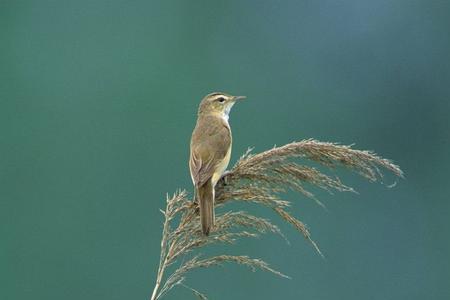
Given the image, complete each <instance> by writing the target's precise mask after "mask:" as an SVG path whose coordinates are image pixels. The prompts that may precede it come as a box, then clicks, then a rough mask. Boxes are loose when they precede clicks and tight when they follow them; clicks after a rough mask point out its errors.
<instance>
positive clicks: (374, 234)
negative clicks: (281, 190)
mask: <svg viewBox="0 0 450 300" xmlns="http://www.w3.org/2000/svg"><path fill="white" fill-rule="evenodd" d="M216 90H220V91H227V92H229V93H232V94H242V95H246V96H248V100H247V101H245V102H242V103H240V104H239V105H237V106H236V107H235V108H234V110H233V112H232V115H231V124H232V127H233V131H234V149H233V157H232V162H234V161H235V160H236V159H237V158H238V157H239V155H240V154H241V153H242V152H244V151H245V150H246V149H247V147H248V146H254V147H255V151H262V150H265V149H267V148H270V147H272V146H273V145H274V144H277V145H281V144H284V143H287V142H290V141H293V140H300V139H303V138H311V137H314V138H317V139H320V140H325V141H336V142H342V143H345V144H350V143H355V147H356V148H359V149H373V150H376V151H377V153H379V154H380V155H382V156H385V157H388V158H391V159H394V160H395V162H396V163H398V164H399V165H400V166H401V167H402V168H403V170H404V171H405V173H406V179H405V180H399V181H398V183H397V186H396V187H395V188H392V189H389V188H387V187H386V185H379V184H370V183H368V182H366V181H364V180H362V179H360V178H357V177H356V176H350V175H347V173H343V174H344V177H343V178H344V179H345V180H346V182H347V183H348V184H351V185H353V186H354V187H355V188H356V189H357V190H358V191H359V193H360V194H359V195H355V194H348V193H345V194H336V195H329V194H327V193H324V192H320V191H317V195H318V197H319V198H320V199H321V200H322V201H323V202H324V203H325V204H326V205H327V207H328V210H329V212H327V211H325V210H323V209H321V208H320V207H318V206H316V205H315V204H314V203H313V201H310V200H308V199H304V198H302V197H299V196H298V195H294V194H290V195H287V197H288V198H289V199H290V200H293V201H294V202H295V207H294V208H293V211H295V214H296V215H297V216H299V217H300V218H301V219H302V220H303V221H305V222H306V223H307V224H308V225H309V227H310V228H311V231H312V234H313V237H314V239H315V240H316V241H317V242H318V243H319V245H320V247H321V249H322V250H323V252H324V254H325V256H326V259H325V260H323V259H321V258H320V256H318V255H317V254H316V253H315V252H314V250H313V248H312V247H311V246H310V245H308V243H306V242H305V241H304V239H303V238H302V237H301V236H299V235H298V234H297V233H296V232H295V231H294V230H293V229H292V228H290V227H289V226H286V225H284V224H282V223H280V222H278V223H280V226H281V227H282V229H283V230H284V231H285V233H286V235H287V236H288V237H289V239H290V242H291V245H286V243H285V242H284V241H283V239H281V238H279V237H276V236H267V237H263V238H261V239H259V240H251V241H241V242H239V243H238V244H237V245H236V246H233V247H219V248H215V250H217V252H218V253H219V252H220V253H222V252H223V253H230V254H231V253H233V254H247V255H251V256H254V257H260V258H263V259H265V260H267V261H268V262H270V264H271V265H272V266H273V267H275V268H277V269H279V270H282V271H283V272H284V273H286V274H288V275H290V276H291V277H292V280H285V279H281V278H278V277H275V276H273V275H271V274H269V273H265V272H256V273H252V272H251V271H249V270H247V269H245V268H244V267H239V266H233V265H226V266H225V267H223V268H219V269H209V270H199V271H196V272H194V273H193V274H192V276H190V277H189V278H188V281H187V284H189V285H191V286H193V287H195V288H198V289H199V290H202V291H204V292H206V293H207V294H208V295H209V296H210V297H211V299H450V288H449V280H450V259H449V253H450V240H449V229H450V218H449V212H450V205H449V201H448V198H449V197H448V195H449V194H450V188H449V176H448V174H449V171H450V160H449V152H450V139H449V138H450V133H449V130H450V122H449V116H450V115H449V109H450V105H449V94H450V2H448V1H438V0H436V1H426V0H398V1H391V0H380V1H369V0H342V1H336V0H325V1H270V0H266V1H149V0H147V1H20V0H19V1H7V0H1V1H0V243H1V244H0V299H2V300H16V299H38V300H40V299H46V300H47V299H66V300H71V299H96V300H100V299H108V300H113V299H148V298H149V295H150V293H151V290H152V288H153V285H154V280H155V274H156V270H157V265H158V260H159V250H160V249H159V247H160V245H159V241H160V235H161V228H162V227H161V226H162V220H163V219H162V215H161V213H160V212H159V209H160V208H163V207H164V204H165V195H166V193H173V192H174V191H175V190H177V189H178V188H187V189H188V190H191V182H190V177H189V172H188V168H187V160H188V143H189V139H190V133H191V131H192V128H193V126H194V123H195V118H196V110H197V105H198V103H199V101H200V99H201V98H202V97H203V96H204V95H205V94H207V93H209V92H212V91H216ZM395 180H396V179H395V178H393V177H392V176H387V177H386V183H387V184H390V183H392V182H394V181H395ZM247 208H248V209H249V210H250V211H253V212H255V211H257V212H259V213H261V214H262V215H263V216H265V217H270V218H272V217H275V216H274V215H273V214H272V213H271V212H270V211H266V210H259V209H256V208H255V207H254V206H249V207H247ZM190 297H191V294H190V292H189V291H187V290H185V289H183V288H177V289H176V290H174V291H173V292H172V293H170V294H168V296H167V297H166V298H165V299H190Z"/></svg>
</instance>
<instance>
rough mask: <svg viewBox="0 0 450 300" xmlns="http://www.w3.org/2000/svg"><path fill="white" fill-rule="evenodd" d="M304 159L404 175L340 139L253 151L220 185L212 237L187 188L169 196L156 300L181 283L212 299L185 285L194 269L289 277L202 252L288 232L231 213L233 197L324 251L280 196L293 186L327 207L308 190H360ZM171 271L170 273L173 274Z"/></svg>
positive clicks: (240, 258)
mask: <svg viewBox="0 0 450 300" xmlns="http://www.w3.org/2000/svg"><path fill="white" fill-rule="evenodd" d="M301 159H303V160H309V161H311V162H313V163H316V164H318V165H319V166H321V169H324V168H323V167H326V168H328V169H330V170H331V171H332V170H335V169H336V168H338V167H344V168H346V169H348V170H350V171H352V172H355V173H357V174H359V175H361V176H363V177H364V178H366V179H368V180H369V181H372V182H375V181H377V180H379V179H381V178H382V173H381V169H385V170H388V171H390V172H392V173H394V174H395V175H396V176H398V177H403V173H402V171H401V170H400V168H399V167H398V166H396V165H395V164H393V163H392V162H391V161H390V160H387V159H384V158H381V157H379V156H377V155H376V154H375V153H373V152H371V151H361V150H355V149H352V148H351V146H343V145H339V144H335V143H324V142H319V141H316V140H312V139H309V140H303V141H300V142H293V143H290V144H287V145H284V146H281V147H275V148H273V149H271V150H268V151H264V152H262V153H258V154H251V150H250V149H249V150H248V151H247V152H246V153H245V154H244V155H243V156H241V158H240V159H239V160H238V161H237V163H236V164H235V165H234V167H233V168H232V169H231V171H229V172H227V174H226V175H225V176H224V177H223V178H222V180H221V181H220V183H219V184H218V185H217V186H216V208H217V215H216V222H215V226H214V230H213V231H212V232H211V233H210V235H209V236H205V235H203V234H202V231H201V226H200V219H199V213H198V205H197V203H195V202H193V201H192V200H191V199H189V197H188V194H187V192H186V191H185V190H183V191H178V192H176V193H175V194H174V195H173V196H171V197H169V196H168V197H167V205H166V208H165V210H161V212H162V213H163V215H164V225H163V232H162V240H161V256H160V262H159V268H158V273H157V278H156V284H155V287H154V290H153V294H152V296H151V300H157V299H160V298H161V297H163V296H164V295H165V294H166V293H167V292H169V291H170V290H171V289H172V288H173V287H175V286H177V285H180V286H183V287H186V288H188V289H190V290H191V291H192V292H193V293H194V295H196V296H197V297H198V298H200V299H207V297H206V295H204V294H203V293H202V292H200V291H198V290H196V289H194V288H192V287H189V286H187V285H186V284H185V279H186V275H187V273H188V272H189V271H191V270H192V269H196V268H207V267H212V266H217V265H222V264H223V263H227V262H229V263H237V264H241V265H244V266H247V267H249V268H250V269H251V270H256V269H260V270H263V271H268V272H272V273H274V274H276V275H278V276H282V277H287V276H286V275H284V274H283V273H281V272H279V271H277V270H275V269H273V268H272V267H270V266H269V265H268V264H267V263H266V262H264V261H262V260H260V259H255V258H250V257H248V256H245V255H236V256H234V255H219V256H212V257H204V256H203V255H202V254H201V253H199V250H201V249H202V247H204V246H207V245H210V244H215V243H225V244H233V243H234V242H235V241H236V240H238V239H241V238H254V237H258V236H259V235H261V234H264V233H275V234H279V235H281V236H283V234H282V233H281V231H280V229H279V228H278V226H277V225H275V224H274V223H272V221H271V220H268V219H265V218H262V217H259V216H256V215H252V214H250V213H249V212H246V211H226V209H225V207H226V204H227V203H229V202H231V201H243V202H253V203H256V204H258V205H262V206H264V207H267V208H269V209H272V210H273V211H275V212H276V214H277V215H278V216H279V217H280V219H281V220H282V221H285V222H287V223H289V224H291V225H292V226H293V227H294V228H295V229H297V230H298V231H299V232H300V233H301V234H302V235H303V236H304V237H305V239H306V240H307V241H308V242H309V243H310V244H311V245H312V246H313V247H314V248H315V250H316V251H317V252H318V253H319V254H320V255H322V253H321V252H320V249H319V247H318V246H317V244H316V243H315V242H314V241H313V239H312V238H311V234H310V232H309V230H308V228H307V227H306V226H305V224H304V223H303V222H302V221H300V220H299V219H297V218H296V217H294V216H293V214H292V213H291V212H290V211H289V207H290V205H291V202H290V201H287V200H284V199H282V198H281V197H280V196H281V195H282V194H283V193H284V192H286V191H287V190H289V189H290V190H294V191H297V192H299V193H301V194H302V195H304V196H306V197H308V198H311V199H314V201H316V202H317V203H318V204H319V205H323V204H322V203H321V202H320V201H319V200H318V199H316V198H315V196H314V194H313V193H312V192H311V191H310V190H309V189H308V188H310V187H318V188H320V189H324V190H328V191H339V192H344V191H349V192H353V191H354V190H353V189H352V188H351V187H349V186H347V185H345V184H343V183H342V182H341V181H340V179H339V178H338V177H337V176H331V175H327V174H325V173H323V172H322V171H321V170H319V169H317V168H315V167H311V166H307V165H303V164H300V163H299V162H298V161H299V160H301ZM283 237H284V236H283ZM194 252H195V253H194ZM169 270H170V274H167V273H169Z"/></svg>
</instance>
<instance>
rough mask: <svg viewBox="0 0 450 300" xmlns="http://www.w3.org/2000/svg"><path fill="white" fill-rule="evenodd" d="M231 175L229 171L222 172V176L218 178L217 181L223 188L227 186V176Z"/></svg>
mask: <svg viewBox="0 0 450 300" xmlns="http://www.w3.org/2000/svg"><path fill="white" fill-rule="evenodd" d="M230 174H232V172H231V171H228V170H227V171H225V172H223V174H222V176H220V179H219V181H220V182H221V183H222V184H223V185H224V186H225V185H228V175H230Z"/></svg>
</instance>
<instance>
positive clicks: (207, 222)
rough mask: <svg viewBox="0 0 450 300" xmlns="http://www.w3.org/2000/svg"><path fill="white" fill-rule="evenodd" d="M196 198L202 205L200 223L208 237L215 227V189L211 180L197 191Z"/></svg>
mask: <svg viewBox="0 0 450 300" xmlns="http://www.w3.org/2000/svg"><path fill="white" fill-rule="evenodd" d="M195 194H196V197H197V200H198V203H199V205H200V222H201V224H202V231H203V234H205V235H208V234H209V232H210V231H211V228H212V227H213V226H214V187H213V185H212V183H211V179H209V180H208V181H207V182H205V184H203V185H202V186H200V187H198V188H197V189H196V193H195Z"/></svg>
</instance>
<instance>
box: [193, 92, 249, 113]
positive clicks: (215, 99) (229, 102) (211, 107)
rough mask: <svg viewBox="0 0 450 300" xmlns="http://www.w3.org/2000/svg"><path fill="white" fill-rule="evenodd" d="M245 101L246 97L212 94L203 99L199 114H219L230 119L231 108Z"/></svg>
mask: <svg viewBox="0 0 450 300" xmlns="http://www.w3.org/2000/svg"><path fill="white" fill-rule="evenodd" d="M242 99H245V96H232V95H229V94H226V93H219V92H216V93H211V94H208V95H206V96H205V98H203V100H202V102H201V103H200V106H199V108H198V114H199V115H204V114H218V115H222V116H224V117H226V118H228V114H229V113H230V110H231V107H233V105H234V103H236V101H238V100H242Z"/></svg>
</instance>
